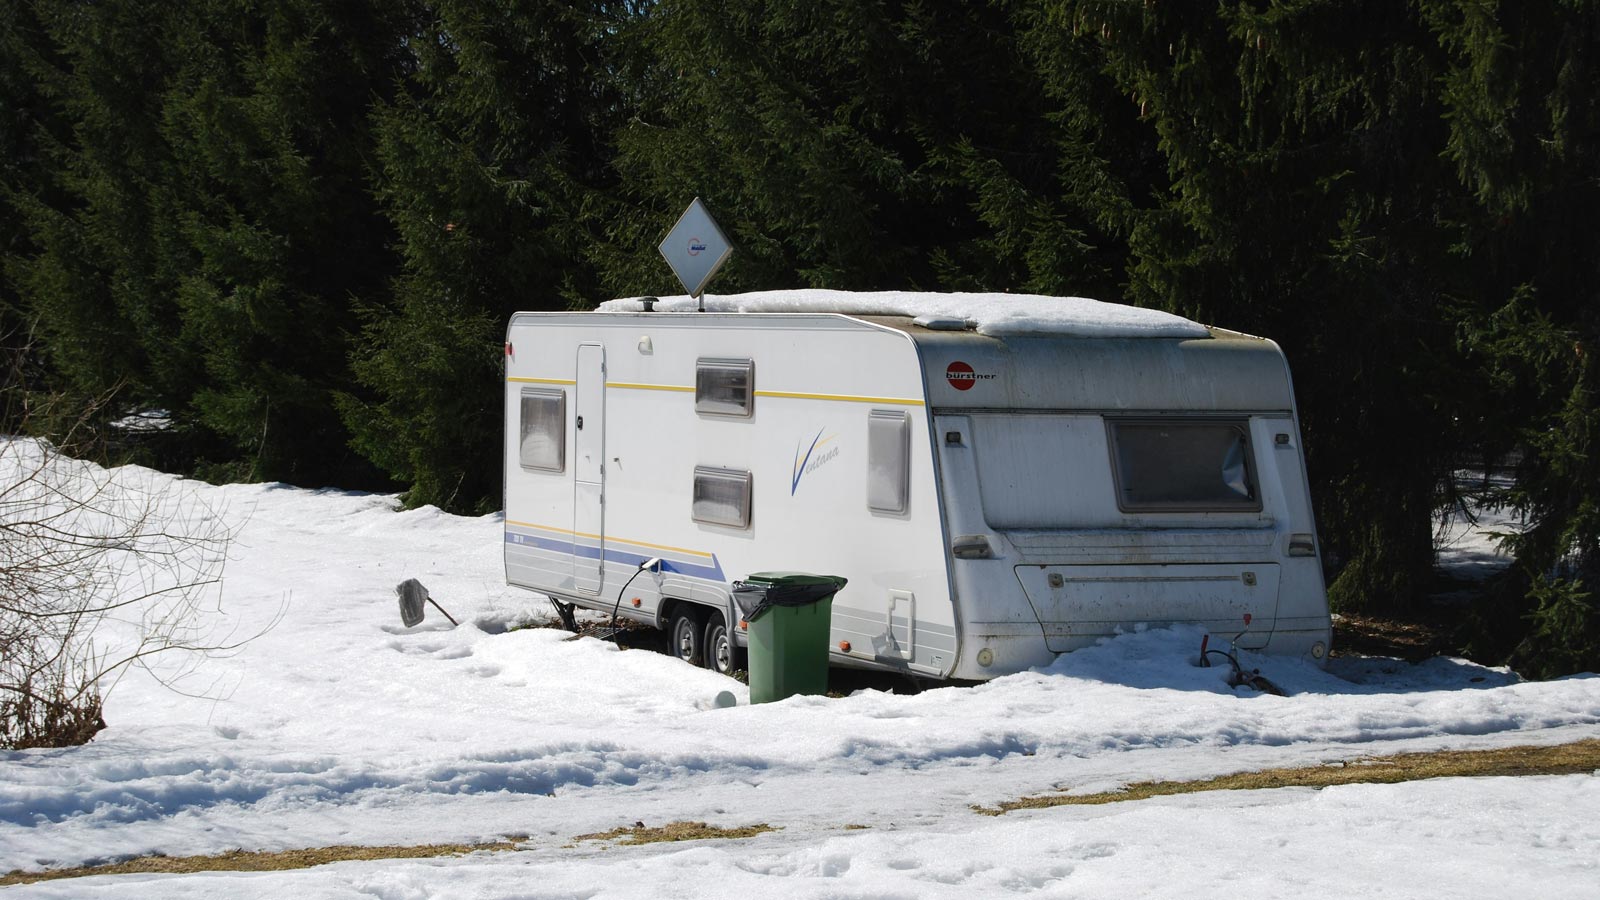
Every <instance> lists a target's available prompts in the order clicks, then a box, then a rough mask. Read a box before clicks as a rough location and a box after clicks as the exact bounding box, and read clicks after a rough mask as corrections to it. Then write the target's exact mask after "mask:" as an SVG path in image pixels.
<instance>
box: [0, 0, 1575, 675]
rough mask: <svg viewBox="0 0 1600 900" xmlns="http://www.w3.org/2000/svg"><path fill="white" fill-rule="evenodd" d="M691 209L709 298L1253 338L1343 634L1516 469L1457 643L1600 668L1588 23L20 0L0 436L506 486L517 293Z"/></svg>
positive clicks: (942, 6)
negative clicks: (1456, 510) (1289, 377)
mask: <svg viewBox="0 0 1600 900" xmlns="http://www.w3.org/2000/svg"><path fill="white" fill-rule="evenodd" d="M695 196H699V197H701V198H703V199H704V201H705V202H706V204H707V205H708V206H709V208H710V209H711V210H713V211H714V213H715V214H716V216H717V218H718V220H719V221H720V222H721V224H722V225H723V228H724V230H725V231H726V232H727V233H728V235H729V237H730V239H731V240H732V242H733V243H734V245H735V246H736V247H737V248H738V252H737V253H736V254H735V256H734V258H733V260H732V261H731V263H730V264H729V266H728V267H727V268H726V269H725V270H724V271H723V272H722V274H721V275H720V276H719V278H718V281H717V282H716V285H715V290H716V292H718V293H733V292H736V291H741V290H757V289H779V288H800V287H818V288H839V289H861V290H889V289H904V290H936V291H949V290H978V291H1011V292H1029V293H1042V294H1058V295H1077V296H1088V297H1095V298H1098V299H1101V300H1109V301H1116V302H1122V303H1129V304H1134V305H1138V306H1145V307H1153V308H1159V309H1164V310H1168V311H1171V312H1175V313H1178V314H1181V315H1184V316H1188V317H1190V318H1193V319H1196V320H1198V321H1201V322H1206V323H1214V324H1217V325H1221V326H1225V327H1228V328H1232V329H1236V330H1240V331H1245V332H1250V333H1255V334H1262V335H1267V336H1270V337H1272V338H1273V339H1275V340H1277V341H1278V342H1279V343H1280V344H1281V345H1282V346H1283V348H1284V351H1285V353H1286V354H1287V356H1288V358H1289V360H1290V363H1291V365H1292V366H1293V368H1294V374H1295V380H1296V389H1297V393H1298V402H1299V408H1300V412H1301V417H1302V427H1303V431H1304V434H1305V442H1306V447H1307V453H1308V465H1309V467H1310V473H1311V477H1312V480H1313V500H1314V504H1315V507H1316V511H1317V515H1318V520H1319V529H1320V534H1321V537H1322V541H1323V554H1324V559H1325V563H1326V565H1327V570H1328V577H1329V585H1330V596H1331V598H1332V600H1333V603H1334V605H1335V609H1336V610H1338V611H1343V612H1347V613H1350V614H1366V615H1398V614H1405V613H1407V612H1408V611H1414V610H1416V609H1418V608H1419V607H1420V606H1422V605H1424V604H1426V603H1428V602H1429V601H1428V597H1429V595H1430V593H1431V592H1434V591H1436V590H1437V579H1438V576H1437V575H1436V573H1435V570H1434V566H1433V563H1434V542H1435V535H1436V530H1437V527H1438V523H1439V522H1440V521H1441V516H1442V515H1443V514H1444V512H1445V511H1447V510H1449V509H1450V508H1452V506H1453V505H1454V504H1457V503H1459V502H1461V494H1462V491H1463V490H1464V489H1465V488H1464V481H1463V479H1462V477H1461V476H1460V475H1459V473H1461V472H1463V471H1472V472H1478V473H1489V472H1493V473H1498V474H1501V475H1504V476H1507V477H1501V478H1496V479H1493V480H1490V479H1488V478H1487V477H1482V479H1481V483H1478V484H1476V485H1475V486H1473V485H1467V487H1472V489H1473V493H1474V495H1475V497H1476V499H1477V501H1478V502H1483V503H1488V504H1490V505H1491V506H1498V507H1500V508H1502V509H1506V510H1512V511H1515V512H1517V513H1520V514H1521V515H1522V516H1524V517H1525V518H1526V521H1527V522H1528V527H1527V528H1526V529H1525V530H1523V531H1521V532H1519V533H1515V534H1507V535H1506V536H1505V537H1504V543H1505V548H1506V550H1507V551H1508V552H1509V553H1510V554H1511V556H1512V557H1513V559H1514V563H1513V565H1512V566H1511V567H1510V568H1509V569H1508V570H1507V571H1506V572H1505V573H1504V574H1503V575H1501V576H1499V577H1497V578H1496V580H1495V581H1494V582H1492V583H1491V584H1489V585H1487V586H1485V587H1484V588H1483V589H1482V590H1481V591H1479V593H1480V594H1481V596H1479V598H1478V599H1477V601H1476V602H1475V603H1474V604H1473V606H1472V608H1471V611H1470V613H1469V614H1467V615H1465V616H1464V617H1463V618H1464V619H1465V620H1466V621H1465V626H1466V628H1467V630H1466V632H1464V636H1463V637H1462V639H1461V640H1462V646H1464V647H1467V648H1469V649H1470V650H1471V652H1472V653H1473V654H1474V655H1475V658H1478V659H1479V660H1481V661H1485V662H1494V663H1500V662H1509V663H1511V664H1513V665H1515V666H1517V667H1518V670H1519V671H1522V672H1524V673H1525V674H1530V675H1533V676H1537V677H1551V676H1557V675H1562V674H1566V673H1571V672H1576V671H1585V670H1587V671H1597V670H1600V594H1597V591H1596V589H1597V588H1600V364H1597V363H1596V362H1595V357H1594V354H1595V353H1596V352H1600V224H1597V223H1600V0H1537V2H1510V0H1210V2H1181V0H1033V2H1024V0H988V2H973V3H950V2H926V0H736V2H728V0H570V2H559V3H558V2H550V0H340V2H332V0H180V2H156V0H142V2H141V0H0V348H3V353H4V363H5V370H6V375H5V385H6V387H5V389H6V392H7V394H8V397H7V402H6V403H4V404H0V408H3V410H4V417H5V419H6V421H4V422H0V431H3V432H4V433H17V432H19V431H31V432H33V433H38V434H43V435H50V436H53V437H55V438H56V439H57V440H58V441H64V440H66V438H65V436H64V435H65V434H66V426H67V425H68V424H73V425H74V427H73V428H72V430H71V442H72V444H73V446H72V447H71V448H70V449H72V450H73V452H80V453H83V454H86V455H96V456H99V457H101V458H104V459H107V460H110V461H126V460H131V461H138V462H141V463H144V464H148V465H154V466H157V467H160V468H163V469H166V470H169V471H175V472H183V473H187V474H191V475H195V476H198V477H202V478H207V479H211V480H216V481H229V480H279V481H284V482H288V483H292V484H297V485H306V486H321V485H337V486H339V487H344V488H353V489H381V490H401V491H404V496H405V498H406V500H407V502H408V503H410V504H413V505H421V504H437V505H439V506H441V507H444V508H446V509H449V510H453V511H459V512H472V511H486V510H493V509H497V508H498V507H499V503H500V483H499V477H500V476H499V472H500V465H501V460H500V444H499V435H500V429H501V422H500V408H501V400H500V392H501V390H502V387H501V383H500V371H501V370H500V366H501V359H502V340H503V333H504V328H505V323H506V320H507V318H508V316H509V314H510V313H512V312H513V311H516V310H541V309H543V310H548V309H567V308H588V307H592V306H593V305H595V304H596V303H598V302H600V301H602V300H605V299H608V298H611V297H617V296H633V295H640V294H675V293H681V289H680V288H679V287H678V286H677V283H676V281H675V280H674V278H673V276H672V274H671V273H670V271H669V270H668V268H667V267H666V266H665V265H664V264H663V263H662V261H661V259H660V257H659V255H658V254H657V251H656V245H657V243H658V242H659V241H660V240H661V237H662V235H664V234H665V232H666V231H667V229H668V228H669V227H670V226H671V225H672V223H673V222H674V221H675V219H676V217H677V216H678V214H679V213H680V212H681V211H682V210H683V208H684V207H685V206H686V205H687V203H688V202H689V200H690V199H692V198H693V197H695ZM85 410H88V411H89V413H87V414H86V413H84V412H83V411H85ZM151 411H158V414H159V415H160V416H161V418H162V420H163V422H164V424H165V427H162V428H160V429H150V430H138V429H129V428H127V427H125V423H126V421H127V417H128V416H130V415H133V414H138V413H150V412H151ZM86 415H87V419H85V416H86ZM119 422H121V423H124V425H123V426H121V427H119V426H117V425H116V423H119Z"/></svg>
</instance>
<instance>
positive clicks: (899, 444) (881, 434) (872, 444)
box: [867, 409, 911, 513]
mask: <svg viewBox="0 0 1600 900" xmlns="http://www.w3.org/2000/svg"><path fill="white" fill-rule="evenodd" d="M910 484H911V417H910V416H908V415H907V414H906V413H905V411H904V410H898V409H875V410H873V411H872V412H870V413H868V414H867V507H868V508H869V509H872V510H874V511H876V512H886V513H903V512H905V511H906V500H907V494H909V493H910Z"/></svg>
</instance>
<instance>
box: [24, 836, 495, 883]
mask: <svg viewBox="0 0 1600 900" xmlns="http://www.w3.org/2000/svg"><path fill="white" fill-rule="evenodd" d="M515 847H516V845H515V844H513V843H511V842H510V841H500V842H497V843H492V844H419V845H416V846H411V847H350V846H336V847H311V848H308V849H305V850H279V851H276V852H268V851H245V850H231V851H229V852H227V853H219V854H217V855H215V856H141V857H139V858H138V859H130V860H127V861H126V862H119V863H109V864H107V865H103V866H80V867H76V868H71V869H49V870H47V871H43V872H23V871H21V870H17V871H13V872H10V873H8V874H6V875H4V876H0V886H4V885H11V884H33V883H34V882H37V881H53V880H55V879H58V878H83V877H85V876H88V875H131V874H136V873H143V874H161V875H187V874H192V873H195V872H277V871H286V870H289V869H309V868H311V867H312V866H322V865H327V864H328V863H336V862H350V861H352V860H372V859H426V858H428V857H433V856H460V855H462V854H465V853H472V852H475V851H478V850H511V849H514V848H515Z"/></svg>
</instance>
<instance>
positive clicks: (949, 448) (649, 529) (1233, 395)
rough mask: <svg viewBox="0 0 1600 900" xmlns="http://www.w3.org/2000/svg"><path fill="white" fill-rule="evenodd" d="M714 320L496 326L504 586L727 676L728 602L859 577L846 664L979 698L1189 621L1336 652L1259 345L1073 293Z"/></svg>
mask: <svg viewBox="0 0 1600 900" xmlns="http://www.w3.org/2000/svg"><path fill="white" fill-rule="evenodd" d="M708 305H709V307H710V309H711V311H709V312H696V311H694V310H695V306H694V301H693V300H690V299H688V298H682V297H680V298H673V299H671V300H667V301H657V303H656V304H655V309H654V311H645V310H644V306H645V304H644V303H643V302H642V301H639V300H631V301H612V302H611V303H608V304H605V305H604V306H603V307H602V309H601V310H600V311H597V312H566V313H518V314H516V315H515V316H513V317H512V319H511V323H510V327H509V330H508V332H507V335H506V394H505V404H506V406H505V416H506V434H505V470H506V471H505V515H506V522H505V563H506V578H507V580H508V581H509V582H510V583H511V584H513V585H518V586H521V587H526V588H529V589H532V590H535V591H539V592H542V593H544V594H547V595H548V596H550V597H551V598H552V599H553V600H554V601H556V602H557V604H558V609H562V611H563V613H564V615H567V616H568V617H569V619H570V610H571V608H572V607H582V608H585V609H590V610H597V611H600V612H603V613H607V614H613V612H614V611H616V613H615V614H618V615H620V616H622V617H625V618H628V619H633V620H636V621H640V622H644V623H648V624H651V625H654V626H656V627H659V628H665V629H670V631H671V642H670V643H671V646H672V647H673V648H674V650H675V652H676V653H677V654H678V655H679V656H681V657H683V658H685V659H689V660H691V661H696V662H699V661H704V662H705V664H706V665H708V666H710V667H712V668H716V669H720V670H727V669H729V668H733V667H737V666H739V661H738V657H739V654H740V652H741V648H742V647H743V646H745V643H746V642H745V636H744V635H743V634H742V633H741V631H740V628H739V621H740V620H739V614H738V611H737V610H736V608H735V607H734V605H733V602H732V599H731V588H732V584H733V582H735V581H737V580H741V579H743V578H745V577H746V576H748V575H750V574H752V573H756V572H767V571H800V572H812V573H817V574H826V575H841V576H844V577H845V578H847V579H849V585H848V586H847V587H845V588H844V589H843V590H842V591H840V592H839V594H838V595H837V596H836V597H835V598H834V602H833V624H832V634H831V636H830V645H831V647H830V652H831V654H832V663H833V664H834V665H841V666H858V667H866V668H876V669H886V670H894V671H900V672H904V673H906V674H908V675H912V676H916V677H924V678H934V679H987V678H993V677H996V676H999V675H1003V674H1007V673H1011V672H1016V671H1019V670H1023V669H1026V668H1029V667H1032V666H1038V665H1044V664H1048V663H1049V662H1050V661H1051V660H1053V659H1054V658H1055V656H1056V655H1057V654H1059V653H1063V652H1066V651H1070V650H1073V649H1075V648H1079V647H1084V646H1087V645H1090V644H1092V643H1094V642H1095V641H1097V640H1099V639H1101V638H1104V637H1106V636H1109V635H1112V634H1115V633H1116V632H1117V631H1118V630H1119V629H1131V628H1134V627H1136V626H1139V625H1141V624H1160V623H1180V622H1196V623H1200V624H1201V625H1203V626H1205V627H1206V628H1208V629H1210V630H1211V631H1212V632H1214V633H1215V634H1216V635H1217V636H1218V637H1219V638H1223V639H1231V638H1232V637H1233V636H1234V635H1236V634H1238V633H1239V632H1241V631H1244V635H1243V637H1242V638H1241V639H1240V640H1239V646H1240V647H1242V648H1248V649H1259V650H1264V651H1267V652H1271V653H1279V654H1292V655H1303V656H1305V657H1306V658H1308V659H1313V660H1317V661H1319V662H1320V661H1321V660H1322V659H1323V658H1324V657H1325V655H1326V652H1327V650H1328V646H1329V642H1330V623H1329V617H1328V605H1327V595H1326V593H1325V591H1324V588H1323V582H1322V571H1321V567H1320V563H1319V561H1318V550H1317V541H1316V534H1315V528H1314V526H1313V523H1312V513H1311V501H1310V496H1309V493H1308V491H1307V487H1306V475H1305V465H1304V459H1303V456H1302V453H1301V445H1300V433H1299V428H1298V426H1297V422H1296V415H1295V403H1294V392H1293V390H1292V387H1291V384H1290V380H1289V370H1288V366H1287V364H1286V363H1285V361H1284V357H1283V354H1282V352H1281V351H1280V350H1279V349H1278V347H1277V345H1276V344H1274V343H1272V342H1271V341H1269V340H1264V339H1262V338H1258V337H1251V336H1248V335H1244V334H1238V333H1235V332H1230V331H1223V330H1221V329H1217V328H1208V327H1205V326H1201V325H1198V324H1196V323H1193V322H1190V321H1188V320H1186V319H1181V318H1178V317H1176V316H1170V315H1167V314H1165V313H1158V312H1154V311H1150V310H1141V309H1136V308H1132V307H1126V306H1118V305H1113V304H1105V303H1097V302H1095V301H1092V300H1083V299H1080V298H1041V297H1017V296H1012V295H949V294H943V295H920V294H887V293H884V294H857V293H845V292H832V291H785V292H770V293H761V294H746V295H737V296H726V297H716V298H709V300H708ZM768 310H770V311H768ZM1247 617H1248V622H1249V624H1248V627H1246V624H1245V622H1246V620H1247ZM1198 649H1199V648H1198V647H1197V648H1196V650H1197V651H1198Z"/></svg>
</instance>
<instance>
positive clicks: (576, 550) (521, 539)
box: [506, 531, 728, 583]
mask: <svg viewBox="0 0 1600 900" xmlns="http://www.w3.org/2000/svg"><path fill="white" fill-rule="evenodd" d="M506 543H508V544H520V545H522V546H526V547H537V548H538V549H540V550H549V551H551V552H552V553H563V554H566V555H568V556H581V557H583V558H584V559H599V558H600V548H599V547H592V546H588V545H585V544H580V543H577V542H574V541H562V540H556V539H554V538H547V537H540V536H538V535H534V534H518V533H515V532H511V531H507V532H506ZM605 558H606V561H607V562H615V563H624V564H627V565H630V566H637V565H639V564H640V563H642V562H644V561H645V560H647V559H650V558H651V557H649V556H646V555H644V554H642V553H632V552H628V551H624V550H618V549H616V548H615V547H614V546H612V547H607V548H606V551H605ZM661 571H663V572H676V573H677V574H679V575H688V576H690V577H692V578H706V579H710V580H712V581H715V582H718V583H726V582H727V580H728V579H727V576H726V575H724V574H723V572H722V563H721V562H719V561H718V560H717V555H716V554H715V553H713V554H711V565H709V566H703V565H697V564H695V563H688V562H677V561H674V560H670V559H667V558H666V557H665V556H663V557H661Z"/></svg>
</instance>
